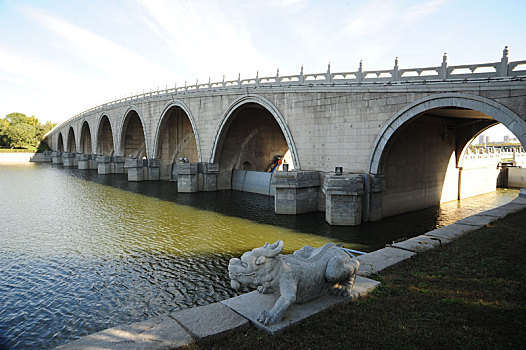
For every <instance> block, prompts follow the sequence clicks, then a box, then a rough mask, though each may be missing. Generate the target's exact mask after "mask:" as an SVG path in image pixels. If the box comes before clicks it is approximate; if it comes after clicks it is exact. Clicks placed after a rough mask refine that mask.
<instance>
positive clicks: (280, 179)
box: [271, 170, 320, 215]
mask: <svg viewBox="0 0 526 350" xmlns="http://www.w3.org/2000/svg"><path fill="white" fill-rule="evenodd" d="M271 184H272V185H273V186H275V188H276V194H275V196H274V211H275V212H276V214H292V215H296V214H305V213H312V212H315V211H317V210H318V199H319V187H320V173H319V172H318V171H304V170H293V171H278V172H275V173H274V174H273V176H272V180H271Z"/></svg>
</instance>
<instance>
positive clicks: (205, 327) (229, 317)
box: [171, 303, 249, 340]
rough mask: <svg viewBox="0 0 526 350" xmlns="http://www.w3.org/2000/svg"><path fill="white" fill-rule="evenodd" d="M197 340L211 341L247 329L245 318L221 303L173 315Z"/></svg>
mask: <svg viewBox="0 0 526 350" xmlns="http://www.w3.org/2000/svg"><path fill="white" fill-rule="evenodd" d="M171 317H173V318H174V319H175V320H177V321H178V322H179V323H180V324H181V325H183V327H184V328H185V329H186V330H187V331H189V332H190V333H191V334H192V336H193V337H194V338H195V339H196V340H205V339H211V338H214V337H217V336H221V335H225V334H226V333H230V332H233V331H236V330H240V329H244V328H247V327H248V325H249V323H248V320H247V319H246V318H244V317H241V316H239V314H237V313H236V312H234V311H232V310H231V309H230V308H228V307H226V306H225V305H223V304H221V303H215V304H209V305H205V306H199V307H194V308H190V309H186V310H182V311H177V312H174V313H172V314H171Z"/></svg>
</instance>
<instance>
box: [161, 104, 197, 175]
mask: <svg viewBox="0 0 526 350" xmlns="http://www.w3.org/2000/svg"><path fill="white" fill-rule="evenodd" d="M152 154H153V157H154V158H158V159H159V160H160V177H161V179H164V180H169V179H171V178H172V167H173V165H174V163H176V162H177V160H178V159H179V158H186V159H188V161H190V162H193V163H195V162H201V161H202V159H201V146H200V142H199V135H198V132H197V127H196V123H195V119H194V117H193V116H192V113H191V112H190V109H189V108H188V107H187V106H186V105H185V104H184V103H183V102H181V101H171V102H169V103H167V104H166V105H165V107H164V109H163V112H162V113H161V117H160V119H159V122H158V124H157V130H156V132H155V141H154V144H153V153H152Z"/></svg>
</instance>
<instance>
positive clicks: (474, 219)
mask: <svg viewBox="0 0 526 350" xmlns="http://www.w3.org/2000/svg"><path fill="white" fill-rule="evenodd" d="M525 208H526V189H521V191H520V194H519V196H518V197H517V198H516V199H514V200H513V201H511V202H509V203H507V204H504V205H502V206H499V207H495V208H493V209H490V210H487V211H484V212H481V213H478V214H474V215H472V216H469V217H466V218H464V219H462V220H459V221H457V222H455V223H453V224H451V225H448V226H444V227H441V228H439V229H436V230H433V231H429V232H427V233H425V234H423V235H420V236H417V237H414V238H411V239H408V240H406V241H403V242H397V243H393V244H391V245H389V246H387V247H386V248H382V249H379V250H377V251H374V252H371V253H368V254H366V255H364V256H360V257H359V260H360V262H361V267H360V271H359V274H360V275H361V276H362V278H360V279H357V282H356V285H355V290H354V291H355V295H354V297H350V298H346V299H339V300H338V301H336V302H335V301H333V302H331V303H328V304H327V305H326V306H325V307H323V308H321V309H320V308H317V309H316V312H319V311H321V310H324V309H326V308H328V307H331V306H334V305H335V304H339V303H349V302H352V301H353V300H356V298H358V297H361V296H364V295H366V294H368V293H369V292H370V291H372V290H374V289H375V288H376V287H377V286H378V285H379V282H376V281H372V280H370V279H368V278H365V276H369V275H371V274H376V273H378V272H380V271H381V270H383V269H385V268H387V267H390V266H393V265H396V264H398V263H399V262H401V261H403V260H406V259H409V258H411V257H412V256H414V255H416V254H419V253H421V252H424V251H427V250H430V249H433V248H435V247H437V246H439V245H441V244H447V243H450V242H452V241H454V240H456V239H457V238H459V237H461V236H463V235H465V234H467V233H470V232H473V231H476V230H478V229H479V228H482V227H484V226H486V225H488V224H490V223H491V222H494V221H497V220H500V219H503V218H505V217H506V216H507V215H509V214H512V213H515V212H518V211H520V210H523V209H525ZM370 282H374V283H373V284H371V283H370ZM364 285H368V286H369V288H364ZM252 293H254V292H252ZM252 293H248V294H244V295H242V296H239V297H235V298H231V299H227V300H225V301H222V302H219V303H214V304H210V305H206V306H201V307H196V308H190V309H186V310H182V311H177V312H174V313H169V314H165V315H162V316H158V317H154V318H151V319H148V320H146V321H142V322H137V323H133V324H130V325H122V326H117V327H113V328H109V329H106V330H103V331H101V332H98V333H94V334H91V335H88V336H85V337H82V338H80V339H77V340H74V341H72V342H70V343H66V344H64V345H61V346H59V347H57V348H56V349H61V350H64V349H93V348H104V349H124V348H126V349H130V348H133V349H146V348H148V349H166V348H171V349H173V348H179V347H183V346H187V345H190V344H193V343H196V342H200V341H203V340H210V339H214V338H215V339H217V338H220V337H224V336H226V335H228V334H231V333H233V332H236V331H240V330H243V329H246V328H248V327H249V326H250V324H251V322H249V320H248V319H246V318H244V317H242V316H240V315H239V314H238V313H236V312H234V311H233V310H232V309H230V308H228V307H227V306H225V305H226V304H228V303H230V301H232V300H234V299H236V298H243V297H246V296H248V295H250V294H252ZM312 303H316V301H312V302H309V303H306V304H302V305H297V307H299V308H303V309H309V305H310V304H312ZM316 312H315V313H316ZM312 314H313V313H310V314H308V315H307V317H308V316H310V315H312ZM304 318H305V317H304ZM301 320H302V319H300V320H297V321H296V322H300V321H301ZM292 323H295V322H288V324H285V325H284V327H281V328H280V330H282V329H284V328H286V327H287V326H289V325H290V324H292ZM252 325H253V326H254V325H255V326H259V327H260V325H259V324H257V323H256V324H254V323H252Z"/></svg>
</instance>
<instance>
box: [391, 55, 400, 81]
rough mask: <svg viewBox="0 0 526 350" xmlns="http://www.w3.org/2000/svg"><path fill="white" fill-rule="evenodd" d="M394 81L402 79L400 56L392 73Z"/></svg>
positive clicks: (396, 59)
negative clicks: (399, 65)
mask: <svg viewBox="0 0 526 350" xmlns="http://www.w3.org/2000/svg"><path fill="white" fill-rule="evenodd" d="M391 76H392V79H393V81H398V80H400V72H399V71H398V57H396V58H395V65H394V67H393V73H392V74H391Z"/></svg>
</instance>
